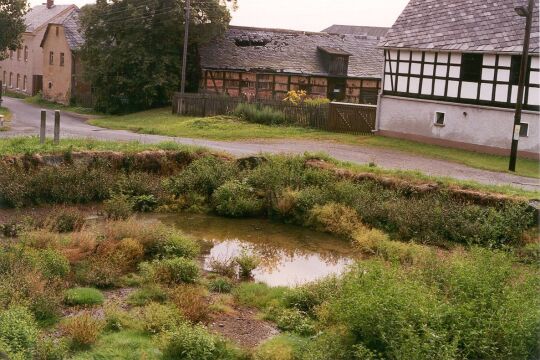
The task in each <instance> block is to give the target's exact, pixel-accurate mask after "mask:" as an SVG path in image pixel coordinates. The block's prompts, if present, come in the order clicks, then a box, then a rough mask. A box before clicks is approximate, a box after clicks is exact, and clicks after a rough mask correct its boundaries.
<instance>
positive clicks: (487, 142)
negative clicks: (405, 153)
mask: <svg viewBox="0 0 540 360" xmlns="http://www.w3.org/2000/svg"><path fill="white" fill-rule="evenodd" d="M379 106H380V114H379V121H378V127H379V130H386V131H392V132H399V133H404V134H412V135H420V136H426V137H431V138H437V139H442V140H450V141H458V142H464V143H469V144H476V145H484V146H491V147H498V148H503V149H509V148H510V144H511V136H512V129H513V123H514V112H513V111H512V110H507V109H497V108H488V107H480V106H469V105H465V104H455V105H454V104H451V103H443V102H435V101H424V100H417V99H406V98H397V97H391V96H381V101H380V104H379ZM436 111H441V112H445V113H446V124H445V126H444V127H440V126H436V125H434V116H435V112H436ZM464 112H465V113H466V115H465V114H464ZM522 122H526V123H528V124H529V136H528V137H520V139H519V150H520V151H528V152H534V153H540V144H539V142H540V131H539V127H540V114H538V113H535V112H524V113H523V117H522Z"/></svg>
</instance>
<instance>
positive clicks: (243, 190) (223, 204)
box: [212, 180, 263, 217]
mask: <svg viewBox="0 0 540 360" xmlns="http://www.w3.org/2000/svg"><path fill="white" fill-rule="evenodd" d="M212 202H213V204H214V208H215V210H216V212H217V213H218V214H220V215H223V216H230V217H246V216H256V215H259V214H261V212H262V209H263V201H262V200H261V199H260V198H259V197H258V196H257V194H256V193H255V189H254V188H252V187H250V186H249V185H248V184H246V183H244V182H240V181H238V180H232V181H227V182H226V183H224V184H223V185H221V186H220V187H219V188H218V189H217V190H216V191H215V192H214V194H213V195H212Z"/></svg>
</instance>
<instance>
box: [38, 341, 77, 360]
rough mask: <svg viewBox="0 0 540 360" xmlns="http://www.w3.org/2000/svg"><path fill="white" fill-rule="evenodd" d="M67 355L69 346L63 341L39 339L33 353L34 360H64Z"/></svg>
mask: <svg viewBox="0 0 540 360" xmlns="http://www.w3.org/2000/svg"><path fill="white" fill-rule="evenodd" d="M68 355H69V344H68V343H67V342H66V341H65V340H64V339H54V338H52V337H42V338H39V339H38V341H37V344H36V347H35V350H34V353H33V358H34V359H35V360H64V359H67V358H68Z"/></svg>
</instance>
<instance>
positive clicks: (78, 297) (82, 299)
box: [64, 288, 105, 306]
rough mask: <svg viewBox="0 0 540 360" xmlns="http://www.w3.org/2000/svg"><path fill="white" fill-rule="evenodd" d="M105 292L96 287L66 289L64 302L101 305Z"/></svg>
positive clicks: (74, 304) (72, 304)
mask: <svg viewBox="0 0 540 360" xmlns="http://www.w3.org/2000/svg"><path fill="white" fill-rule="evenodd" d="M104 299H105V298H104V296H103V293H102V292H101V291H99V290H97V289H94V288H73V289H68V290H66V292H65V294H64V302H65V303H66V304H67V305H71V306H76V305H87V306H92V305H101V304H103V301H104Z"/></svg>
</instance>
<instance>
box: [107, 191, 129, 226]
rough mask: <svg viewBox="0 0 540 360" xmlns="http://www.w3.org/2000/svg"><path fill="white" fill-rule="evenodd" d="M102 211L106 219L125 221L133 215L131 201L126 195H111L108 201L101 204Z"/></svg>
mask: <svg viewBox="0 0 540 360" xmlns="http://www.w3.org/2000/svg"><path fill="white" fill-rule="evenodd" d="M103 211H105V214H106V215H107V218H108V219H112V220H125V219H127V218H128V217H130V216H131V214H132V213H133V201H132V199H131V198H130V197H129V196H127V195H123V194H112V195H111V197H110V199H108V200H105V202H104V203H103Z"/></svg>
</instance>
